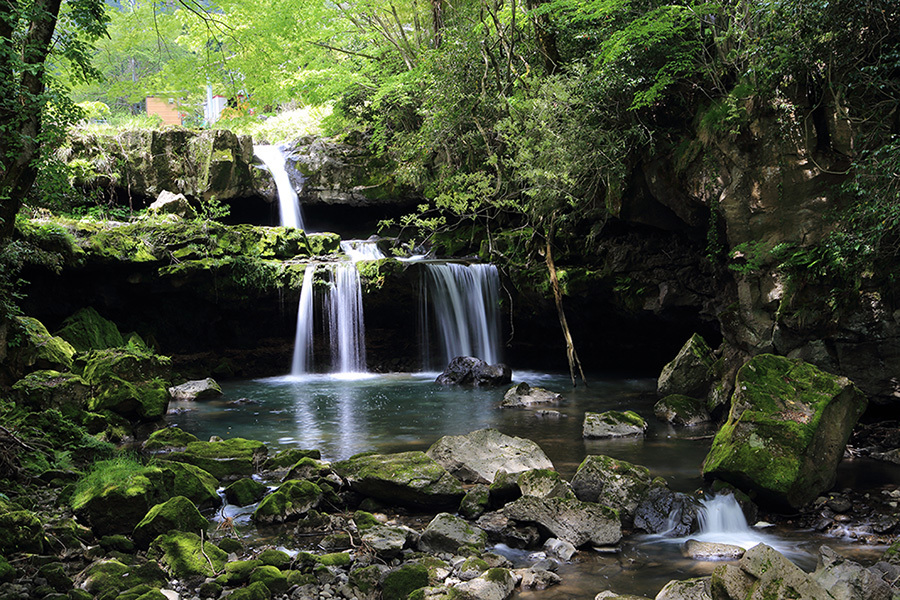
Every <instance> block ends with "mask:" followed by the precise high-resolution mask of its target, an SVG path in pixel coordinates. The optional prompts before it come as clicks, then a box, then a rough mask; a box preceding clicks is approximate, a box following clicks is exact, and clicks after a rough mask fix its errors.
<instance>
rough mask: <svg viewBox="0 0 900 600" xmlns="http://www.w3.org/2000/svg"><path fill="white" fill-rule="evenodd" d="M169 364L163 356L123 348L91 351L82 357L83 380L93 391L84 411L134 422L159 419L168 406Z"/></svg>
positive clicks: (168, 360)
mask: <svg viewBox="0 0 900 600" xmlns="http://www.w3.org/2000/svg"><path fill="white" fill-rule="evenodd" d="M79 360H81V359H79ZM170 365H171V361H170V359H169V358H168V357H166V356H159V355H156V354H150V353H141V352H135V351H133V350H129V349H127V348H106V349H102V350H92V351H91V352H89V353H88V354H87V355H85V356H84V373H83V377H84V379H85V381H87V382H88V383H89V384H91V386H92V388H93V391H94V394H93V397H92V398H91V400H90V402H89V403H88V408H89V409H90V410H92V411H94V412H100V411H103V410H111V411H113V412H115V413H117V414H120V415H122V416H124V417H127V418H129V419H135V420H152V419H158V418H160V417H162V416H163V415H165V414H166V409H167V408H168V406H169V392H168V389H167V388H168V384H167V380H168V377H169V369H170Z"/></svg>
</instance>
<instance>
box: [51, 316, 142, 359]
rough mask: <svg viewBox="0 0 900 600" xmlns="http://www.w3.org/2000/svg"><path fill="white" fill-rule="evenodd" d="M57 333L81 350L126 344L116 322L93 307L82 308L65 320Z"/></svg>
mask: <svg viewBox="0 0 900 600" xmlns="http://www.w3.org/2000/svg"><path fill="white" fill-rule="evenodd" d="M56 335H58V336H59V337H61V338H63V339H64V340H66V341H67V342H69V343H70V344H72V347H74V348H75V349H76V350H78V351H79V352H87V351H88V350H99V349H102V348H115V347H118V346H124V345H125V339H124V338H123V337H122V333H121V332H120V331H119V328H118V327H116V324H115V323H113V322H112V321H109V320H107V319H104V318H103V317H101V316H100V314H99V313H98V312H97V311H96V310H94V309H93V308H92V307H87V308H82V309H81V310H79V311H78V312H76V313H75V314H74V315H72V316H71V317H69V318H67V319H66V320H65V321H63V325H62V328H61V329H60V330H59V331H57V332H56Z"/></svg>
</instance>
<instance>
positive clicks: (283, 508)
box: [253, 480, 322, 524]
mask: <svg viewBox="0 0 900 600" xmlns="http://www.w3.org/2000/svg"><path fill="white" fill-rule="evenodd" d="M321 500H322V489H321V488H320V487H319V486H317V485H316V484H314V483H312V482H311V481H305V480H292V481H286V482H284V483H283V484H281V487H279V488H278V489H277V490H275V491H274V492H272V493H271V494H269V495H268V496H266V497H265V498H263V499H262V501H261V502H260V503H259V506H257V507H256V510H255V511H253V521H254V522H256V523H258V524H268V523H282V522H284V521H289V520H294V519H299V518H301V517H303V516H304V515H306V514H307V513H308V512H309V511H310V510H311V509H313V508H316V507H317V506H318V505H319V502H320V501H321Z"/></svg>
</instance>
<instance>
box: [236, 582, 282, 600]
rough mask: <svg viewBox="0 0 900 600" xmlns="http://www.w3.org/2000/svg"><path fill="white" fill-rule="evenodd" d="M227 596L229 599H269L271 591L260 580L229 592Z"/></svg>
mask: <svg viewBox="0 0 900 600" xmlns="http://www.w3.org/2000/svg"><path fill="white" fill-rule="evenodd" d="M228 598H230V599H231V600H270V599H271V598H272V592H270V591H269V588H267V587H266V584H264V583H263V582H262V581H255V582H253V583H251V584H250V585H248V586H247V587H244V588H241V589H239V590H235V591H233V592H231V593H230V594H229V595H228Z"/></svg>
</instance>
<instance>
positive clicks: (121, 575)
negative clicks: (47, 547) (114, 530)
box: [76, 560, 169, 600]
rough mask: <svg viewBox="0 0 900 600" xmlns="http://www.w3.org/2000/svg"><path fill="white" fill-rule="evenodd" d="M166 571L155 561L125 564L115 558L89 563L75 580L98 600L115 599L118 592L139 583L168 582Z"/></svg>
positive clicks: (158, 583) (156, 584) (159, 583)
mask: <svg viewBox="0 0 900 600" xmlns="http://www.w3.org/2000/svg"><path fill="white" fill-rule="evenodd" d="M168 580H169V578H168V577H167V576H166V573H165V572H164V571H163V570H162V569H161V568H160V567H159V565H158V564H156V563H155V562H152V561H151V562H147V563H144V564H140V565H125V564H122V563H121V562H119V561H117V560H103V561H99V562H95V563H93V564H91V565H89V566H88V567H87V568H86V569H85V570H84V571H82V572H81V573H80V574H79V575H78V577H76V581H80V582H81V585H80V587H81V588H82V589H84V590H86V591H88V592H90V593H91V594H92V595H93V596H94V597H95V598H97V599H98V600H115V599H116V598H117V597H118V595H119V593H120V592H124V591H125V590H130V589H132V588H134V587H137V586H139V585H146V586H149V587H152V588H161V587H163V586H165V585H166V584H167V583H168Z"/></svg>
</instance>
